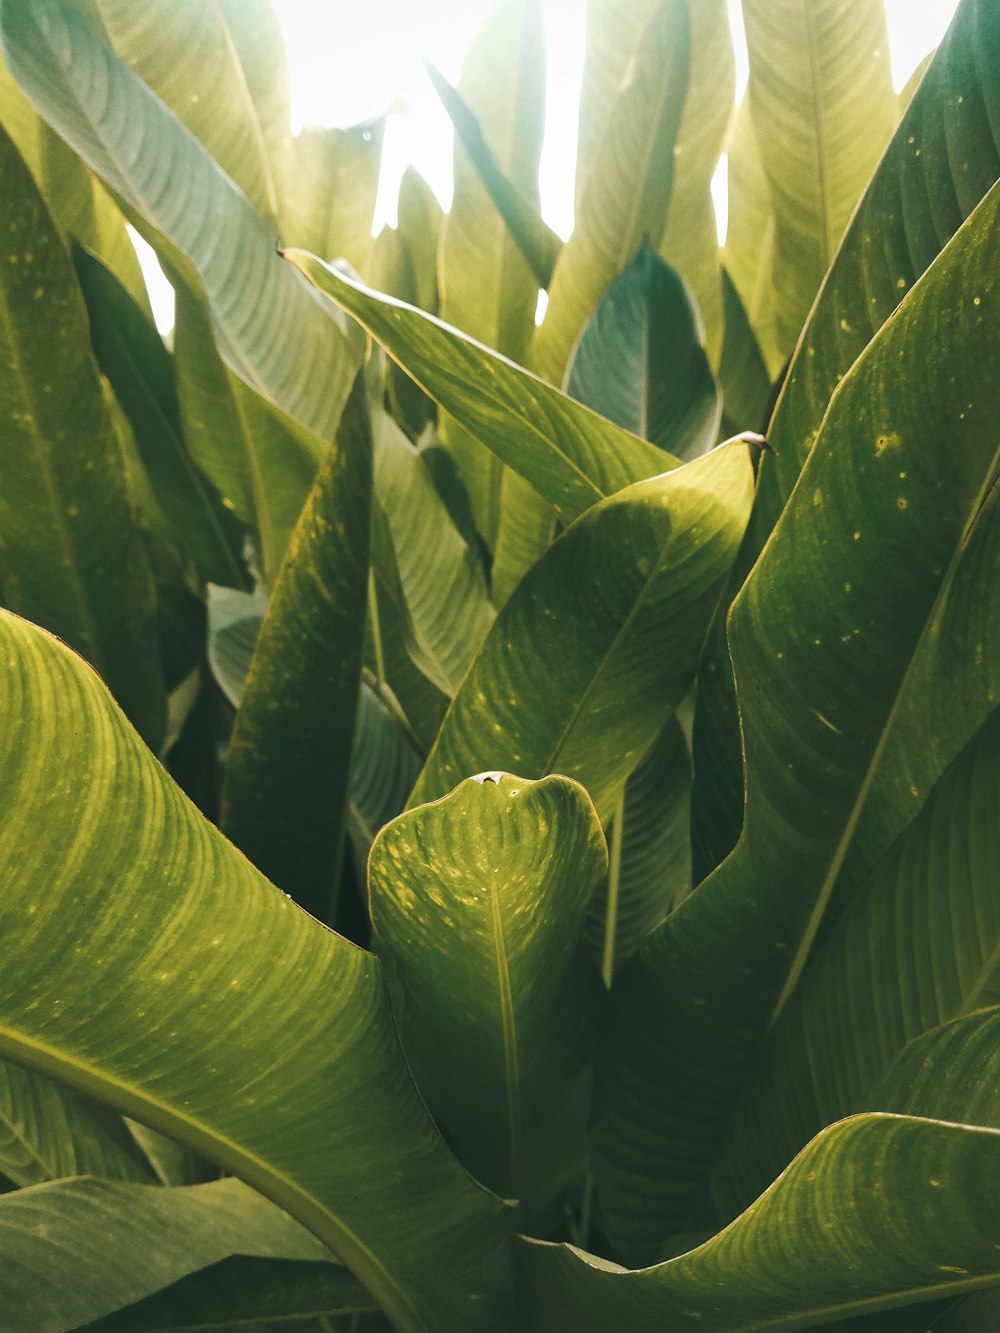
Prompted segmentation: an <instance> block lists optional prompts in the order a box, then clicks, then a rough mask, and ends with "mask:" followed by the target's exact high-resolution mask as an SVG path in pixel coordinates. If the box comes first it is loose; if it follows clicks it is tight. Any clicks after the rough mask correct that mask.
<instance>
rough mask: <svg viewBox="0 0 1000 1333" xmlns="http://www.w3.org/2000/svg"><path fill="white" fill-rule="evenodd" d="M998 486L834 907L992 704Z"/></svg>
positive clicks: (939, 611)
mask: <svg viewBox="0 0 1000 1333" xmlns="http://www.w3.org/2000/svg"><path fill="white" fill-rule="evenodd" d="M998 634H1000V486H996V485H994V487H993V489H992V490H991V492H990V494H989V496H988V497H987V499H986V501H985V503H984V504H983V507H982V508H981V509H980V510H979V512H978V513H977V514H976V516H975V519H974V520H973V523H972V528H971V531H970V532H969V534H968V536H967V541H966V544H965V549H964V550H963V552H962V555H961V558H960V559H959V560H958V561H957V563H956V565H955V567H954V569H953V571H952V577H951V579H950V582H949V586H948V587H947V588H946V589H944V590H943V592H942V595H941V597H940V598H939V599H938V606H937V608H936V609H935V613H934V617H933V619H932V620H931V622H930V624H929V625H928V626H927V630H926V632H925V634H924V639H923V642H922V644H921V647H920V651H919V653H918V654H917V655H916V657H915V658H914V660H913V664H912V666H911V667H910V671H909V674H908V675H907V678H906V681H905V682H904V685H903V689H902V691H901V692H900V696H899V700H898V702H897V705H896V710H895V715H894V717H893V720H892V724H891V727H890V729H889V734H888V736H887V738H886V742H885V745H884V746H883V749H882V753H881V755H880V756H879V762H878V766H877V767H876V769H875V773H874V775H873V777H872V784H871V790H870V792H869V794H868V799H867V800H866V801H865V804H864V807H863V809H862V811H861V814H860V816H859V818H858V826H857V830H856V832H855V834H854V838H853V840H852V842H851V846H850V850H849V851H848V854H847V856H846V858H845V860H844V868H843V870H842V872H841V876H840V879H839V881H838V884H837V890H836V899H835V901H834V904H833V905H834V906H835V907H836V906H837V905H838V904H839V903H840V902H842V901H844V900H846V899H847V898H849V897H850V895H851V890H852V885H853V884H854V883H856V882H857V881H858V880H859V878H860V877H861V876H862V875H863V874H864V873H865V871H866V869H867V868H868V867H870V866H871V865H872V864H873V863H874V862H875V861H876V860H877V859H878V857H879V856H880V855H881V854H882V853H883V852H884V851H885V849H886V848H887V847H888V846H889V845H890V843H891V842H892V841H893V839H894V838H895V837H896V835H897V834H898V833H899V832H900V831H901V830H902V829H904V828H905V827H906V826H907V825H908V824H909V822H910V820H911V819H912V818H913V817H914V815H915V814H916V813H917V812H918V811H919V809H920V807H921V806H922V804H923V802H924V801H925V800H926V799H927V793H928V792H929V791H930V789H931V787H932V786H933V785H934V783H935V782H936V781H937V779H938V778H939V777H940V775H941V774H942V773H943V772H944V770H945V769H946V768H947V767H948V765H949V764H950V763H951V761H952V760H953V759H954V758H955V756H956V755H957V754H958V753H959V751H960V750H961V748H962V747H963V745H965V744H966V742H967V741H968V740H969V739H970V737H971V736H972V735H973V733H974V732H975V730H976V728H977V727H979V726H980V725H981V724H982V723H983V722H984V721H985V720H986V718H987V717H988V716H989V715H990V713H991V712H992V711H993V710H994V709H995V708H996V707H997V706H998V704H1000V642H998V638H997V636H998Z"/></svg>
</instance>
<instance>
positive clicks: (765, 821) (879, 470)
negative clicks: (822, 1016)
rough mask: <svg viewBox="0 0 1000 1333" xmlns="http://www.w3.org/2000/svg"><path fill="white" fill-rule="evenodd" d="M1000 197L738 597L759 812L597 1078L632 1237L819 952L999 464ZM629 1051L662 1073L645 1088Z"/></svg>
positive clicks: (612, 1182)
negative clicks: (993, 367) (850, 854)
mask: <svg viewBox="0 0 1000 1333" xmlns="http://www.w3.org/2000/svg"><path fill="white" fill-rule="evenodd" d="M998 214H1000V189H997V188H994V190H992V191H991V192H990V194H989V195H988V196H987V198H986V199H985V200H984V202H983V203H982V204H981V205H980V207H979V209H977V211H976V212H975V213H974V214H973V216H972V217H971V218H970V219H969V221H968V222H967V223H966V224H965V226H964V227H963V228H962V230H961V231H960V232H959V233H958V235H957V236H956V237H955V238H954V240H953V241H952V243H951V244H950V245H949V246H948V247H947V249H946V250H945V251H944V253H943V254H942V255H941V256H940V258H939V259H938V261H937V262H936V263H935V264H934V265H933V266H932V267H931V269H930V270H929V271H928V272H927V273H926V274H925V276H924V278H923V279H922V280H921V282H920V283H918V284H917V286H916V287H915V288H914V289H913V291H912V292H911V293H910V295H909V296H908V297H907V298H906V300H905V301H904V302H903V304H902V305H901V306H900V308H899V310H898V311H897V312H896V315H895V317H894V318H893V319H892V320H891V321H890V322H889V323H888V324H887V325H886V326H885V328H884V329H883V331H882V333H881V334H880V335H879V337H878V338H876V339H875V340H874V341H873V342H872V343H871V344H870V346H869V347H868V349H867V351H866V352H865V354H864V355H863V356H862V357H861V358H860V360H859V361H858V362H857V363H856V364H855V366H854V367H853V369H852V371H851V372H850V374H849V375H848V376H847V377H846V378H845V380H844V382H843V384H842V385H841V387H840V389H839V391H838V392H837V394H836V396H835V397H834V399H833V401H832V403H831V404H830V407H829V409H828V411H827V415H826V418H825V421H824V426H823V430H822V433H821V435H820V438H819V440H818V441H817V443H816V445H815V447H814V448H813V451H812V454H811V455H810V458H809V462H808V464H807V466H806V468H805V469H804V470H803V473H802V476H801V478H800V481H799V485H798V487H797V488H796V491H795V495H794V497H793V498H792V500H791V501H790V502H789V505H788V507H787V508H786V510H785V513H784V515H783V517H782V519H781V522H780V524H779V526H778V528H777V529H776V531H775V532H774V534H773V535H772V537H771V540H770V542H769V543H768V546H767V550H766V553H765V554H764V555H763V556H762V557H761V559H760V560H759V561H758V563H757V565H756V567H755V569H754V572H753V574H752V575H751V576H750V578H749V579H748V581H747V583H746V584H745V585H744V587H743V590H742V591H741V593H740V595H739V596H738V597H737V599H736V602H735V603H734V605H733V607H732V610H731V612H730V616H729V642H730V648H731V652H732V657H733V664H734V669H735V675H736V682H737V689H738V692H739V696H740V717H741V725H742V730H743V743H744V751H745V756H746V773H747V780H746V782H747V785H746V815H745V820H744V825H743V832H742V834H741V837H740V841H739V843H738V845H737V848H736V850H735V851H734V852H733V853H732V855H731V856H730V857H729V858H728V859H727V860H726V861H725V862H723V864H722V865H721V866H720V867H719V868H718V870H716V871H715V872H714V873H713V874H712V875H711V876H710V877H709V878H708V879H707V880H706V881H704V882H703V883H702V885H701V886H700V888H699V890H698V892H697V893H695V894H693V895H692V896H691V897H690V898H689V899H688V900H687V901H686V902H685V903H683V904H682V905H681V907H680V908H679V909H678V911H676V912H674V913H673V914H672V916H671V917H670V918H668V920H667V921H666V922H665V923H664V925H663V926H661V927H660V928H659V930H658V931H657V932H656V933H655V934H654V935H653V937H652V939H651V942H650V944H649V945H648V946H647V947H646V949H645V950H644V951H643V953H642V954H641V955H640V956H639V958H638V959H637V960H636V962H635V963H634V964H630V965H629V967H628V968H626V969H623V971H622V974H621V978H622V984H621V986H620V987H619V990H618V996H617V999H615V998H614V997H613V1008H615V1010H616V1014H617V1020H616V1023H615V1024H614V1030H615V1031H616V1033H618V1034H619V1036H618V1037H617V1038H616V1043H617V1044H616V1045H615V1046H614V1047H613V1048H612V1047H611V1046H609V1047H608V1049H607V1051H606V1053H605V1060H604V1067H603V1073H602V1074H601V1076H600V1088H599V1089H598V1092H597V1094H596V1100H597V1105H598V1107H599V1119H600V1127H599V1130H598V1139H599V1144H600V1148H599V1157H600V1160H601V1162H602V1163H603V1165H602V1168H601V1170H602V1173H603V1181H602V1190H603V1194H602V1199H603V1205H604V1209H605V1219H606V1221H607V1219H608V1217H611V1218H612V1220H611V1221H609V1222H608V1225H609V1226H610V1227H613V1228H615V1230H613V1232H612V1234H615V1235H616V1236H621V1238H622V1240H621V1243H623V1244H627V1245H628V1252H629V1254H635V1255H636V1256H639V1255H641V1254H645V1253H649V1252H650V1251H651V1250H652V1249H653V1248H654V1247H655V1245H656V1244H657V1243H658V1242H657V1238H658V1237H661V1238H662V1236H663V1235H664V1234H666V1233H667V1232H669V1231H671V1230H680V1229H682V1226H680V1225H676V1224H675V1222H674V1219H679V1220H680V1222H681V1223H683V1219H684V1216H685V1213H686V1210H687V1207H688V1204H689V1202H690V1198H691V1193H692V1191H693V1189H694V1188H695V1186H696V1185H697V1183H698V1180H699V1178H700V1175H701V1171H702V1170H703V1168H704V1166H705V1165H706V1164H707V1162H708V1160H709V1159H710V1157H711V1154H712V1151H713V1148H714V1146H715V1143H716V1141H717V1137H718V1136H719V1135H720V1134H721V1132H722V1131H723V1129H724V1127H725V1125H726V1122H727V1121H728V1119H729V1117H730V1115H731V1114H732V1110H733V1100H734V1099H735V1097H736V1096H737V1094H738V1091H739V1088H740V1086H741V1084H742V1082H743V1079H744V1077H745V1075H746V1073H747V1071H748V1069H749V1066H750V1064H751V1063H752V1061H753V1059H754V1058H755V1055H756V1052H757V1049H758V1043H759V1041H760V1039H761V1037H762V1036H763V1034H764V1032H765V1030H766V1029H767V1028H768V1026H769V1025H770V1023H771V1022H772V1021H773V1018H774V1016H775V1014H776V1012H777V1011H778V1010H779V1009H780V1008H781V1007H782V1005H783V1003H784V1001H785V999H787V996H788V994H789V993H790V991H791V989H792V987H793V986H794V984H795V983H796V982H797V980H798V978H799V976H800V974H801V971H802V968H803V966H804V964H805V962H806V959H807V957H808V955H809V952H810V950H811V947H812V945H813V942H814V940H815V938H816V935H817V932H818V930H819V928H820V924H821V922H822V920H823V916H824V913H825V911H826V908H827V905H828V902H829V899H830V895H831V892H832V890H833V887H834V884H835V882H836V878H837V875H838V873H839V870H840V866H841V864H842V862H843V858H844V855H845V853H846V851H847V848H848V846H849V844H850V841H851V837H852V835H853V832H854V828H855V824H856V821H857V818H858V814H859V811H860V808H861V806H862V804H863V802H864V799H865V797H866V795H867V792H868V788H869V786H870V783H871V777H872V772H873V768H874V764H875V763H876V762H877V760H878V756H879V754H880V751H881V748H882V746H883V745H884V743H885V738H886V736H887V734H888V730H889V728H890V726H891V725H892V722H893V718H894V713H895V709H896V707H897V702H898V699H899V697H900V693H901V690H902V689H903V687H904V682H905V678H906V674H907V672H908V670H909V669H910V666H911V663H912V662H913V660H914V657H915V655H916V654H917V653H918V652H919V651H920V644H921V636H922V634H923V632H924V630H925V627H926V626H927V624H928V623H929V622H930V620H931V619H932V617H933V615H934V610H935V604H936V601H937V599H938V598H939V596H940V594H941V592H942V589H943V588H946V586H947V582H948V579H949V569H950V567H951V566H952V565H953V564H954V563H955V562H956V561H958V560H959V559H960V558H961V556H962V553H963V550H964V544H965V540H966V532H967V528H968V526H969V524H970V523H971V521H972V519H973V518H974V516H975V514H976V513H977V511H978V509H979V507H980V505H981V503H982V500H983V498H984V493H985V492H986V490H987V489H988V488H989V485H990V483H991V481H992V478H993V476H994V473H995V469H996V466H997V461H998V455H997V439H996V430H995V424H994V423H995V420H996V417H997V414H998V412H1000V382H997V381H996V380H995V378H994V377H992V376H991V375H990V374H988V373H984V366H985V361H984V356H985V355H986V353H985V351H984V349H987V348H989V347H990V346H991V345H992V341H993V339H994V338H995V337H996V336H997V333H998V330H1000V307H998V301H997V297H998V292H997V290H996V273H995V267H996V266H995V264H994V263H993V256H992V237H993V235H994V229H995V227H996V226H997V225H998ZM944 330H947V335H945V334H944ZM943 336H947V338H948V342H949V347H950V349H951V354H950V355H949V358H948V362H947V366H945V365H944V364H943V363H942V361H941V359H940V357H939V356H938V354H937V348H938V344H939V342H940V339H941V338H942V337H943ZM942 438H948V439H949V440H950V441H951V447H950V448H949V449H948V450H947V451H944V450H942V448H941V440H942ZM626 1031H627V1032H628V1034H629V1038H628V1040H627V1041H626V1040H624V1039H622V1038H621V1036H620V1034H621V1033H622V1032H626ZM626 1065H628V1066H629V1067H631V1068H636V1067H639V1068H645V1069H655V1070H656V1076H655V1081H654V1079H652V1078H651V1079H649V1080H648V1081H647V1082H646V1083H645V1085H644V1086H643V1087H642V1088H640V1089H638V1090H637V1089H635V1088H632V1089H630V1090H629V1092H628V1096H627V1098H626V1096H625V1095H623V1094H621V1093H620V1090H619V1085H620V1080H621V1078H622V1076H623V1075H622V1070H623V1068H624V1067H625V1066H626ZM640 1135H641V1142H640V1137H639V1136H640ZM639 1190H641V1202H640V1200H639V1197H638V1195H637V1191H639ZM626 1237H627V1239H626Z"/></svg>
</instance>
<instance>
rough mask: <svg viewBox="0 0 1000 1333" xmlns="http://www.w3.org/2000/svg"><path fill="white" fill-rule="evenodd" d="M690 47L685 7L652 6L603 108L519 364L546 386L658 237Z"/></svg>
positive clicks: (675, 3)
mask: <svg viewBox="0 0 1000 1333" xmlns="http://www.w3.org/2000/svg"><path fill="white" fill-rule="evenodd" d="M690 40H691V37H690V20H689V18H688V5H687V0H659V3H658V4H657V6H656V8H655V10H654V11H653V13H652V15H651V16H650V19H649V22H648V23H647V24H646V26H645V27H644V29H643V32H642V36H641V38H640V41H639V44H638V47H637V48H636V51H635V57H634V62H633V64H632V65H631V67H630V69H629V76H628V78H627V79H626V80H625V81H624V82H623V84H622V85H621V87H620V88H619V90H618V93H617V96H616V97H615V99H614V101H613V102H612V104H611V106H610V107H609V109H608V113H607V120H606V122H605V124H604V125H603V126H602V130H601V134H600V139H599V141H598V145H597V147H596V150H595V153H594V156H593V160H592V162H591V164H590V166H589V170H588V174H587V178H586V180H585V181H584V184H583V188H582V190H581V193H580V198H579V201H578V204H577V209H576V221H575V224H574V227H573V234H572V236H570V238H569V240H568V241H567V242H566V244H565V245H564V246H563V248H562V249H561V250H560V252H559V258H558V259H557V260H556V265H555V268H554V269H553V271H552V281H551V282H550V283H549V304H548V307H547V309H546V313H545V319H544V320H543V321H542V324H541V327H540V328H539V329H538V331H537V333H536V334H535V338H534V340H533V342H532V348H531V360H530V363H529V364H530V365H531V368H532V369H533V370H535V371H537V372H538V374H539V375H541V376H542V378H543V379H547V380H549V381H550V382H551V383H553V384H561V383H562V380H563V373H564V371H565V368H566V364H567V362H568V360H569V357H570V354H571V352H572V350H573V345H574V343H575V342H576V340H577V337H578V336H579V334H580V331H581V329H582V328H583V326H584V325H585V324H586V322H587V320H588V319H589V318H590V316H591V314H592V313H593V311H594V308H595V307H596V305H597V303H598V301H599V300H600V298H601V296H602V294H603V293H604V291H605V290H606V288H607V286H608V283H609V282H610V281H611V280H612V278H614V277H616V276H617V274H619V273H622V272H624V270H625V269H626V268H627V267H628V265H629V264H630V263H631V262H632V260H633V259H634V258H635V256H636V255H637V254H638V252H639V248H640V246H641V245H642V243H643V242H644V241H646V240H648V241H650V242H652V243H653V244H656V243H657V242H658V241H659V239H660V236H661V235H662V233H663V229H664V226H665V223H666V216H667V207H668V205H669V203H670V191H671V186H672V184H673V175H674V146H675V141H676V138H677V130H678V126H679V125H680V120H681V112H682V110H683V108H684V98H685V95H686V93H687V81H688V61H689V58H690Z"/></svg>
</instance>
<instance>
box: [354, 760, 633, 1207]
mask: <svg viewBox="0 0 1000 1333" xmlns="http://www.w3.org/2000/svg"><path fill="white" fill-rule="evenodd" d="M606 870H607V851H606V848H605V844H604V834H603V831H602V829H601V826H600V822H599V821H598V818H597V815H596V813H595V811H594V807H593V806H592V805H591V803H590V800H589V798H588V797H587V794H586V792H584V791H583V789H582V788H581V787H579V786H578V785H577V784H576V783H574V782H569V781H567V779H565V778H560V777H554V778H545V779H544V780H543V781H541V782H526V781H524V779H522V778H517V777H514V776H512V775H509V774H502V775H501V774H488V775H484V776H483V777H481V778H475V779H471V780H469V781H467V782H463V783H461V785H460V786H458V787H457V788H456V789H455V790H454V791H453V792H452V793H451V794H450V795H449V796H446V797H445V798H444V799H443V800H441V801H437V802H435V803H434V804H432V805H424V806H420V807H419V808H418V809H415V810H411V811H410V812H409V813H408V814H405V815H401V816H400V817H399V818H398V819H396V820H394V821H393V822H392V823H391V824H390V825H389V826H388V827H387V828H385V829H383V830H382V832H381V833H380V834H379V836H378V837H377V838H376V840H375V843H374V845H373V847H372V853H371V859H370V861H369V867H368V874H369V888H370V892H371V912H372V925H373V926H374V929H375V932H376V936H377V939H378V947H379V953H380V954H381V955H382V957H383V958H384V959H385V960H386V962H387V964H389V966H390V975H391V977H392V978H393V979H394V982H395V986H396V988H397V990H398V992H399V1003H398V1006H397V1009H398V1014H399V1024H400V1039H401V1041H402V1043H403V1050H404V1051H405V1053H406V1057H407V1060H408V1061H409V1063H410V1067H411V1068H412V1069H413V1073H414V1078H415V1079H416V1081H417V1086H418V1087H419V1088H420V1091H421V1093H422V1094H423V1096H424V1097H425V1098H426V1099H427V1104H428V1106H429V1107H430V1110H431V1113H432V1114H433V1115H434V1117H435V1119H437V1120H438V1121H439V1122H440V1123H441V1124H442V1125H443V1126H444V1127H445V1129H446V1131H447V1133H448V1136H449V1140H450V1142H451V1143H452V1144H453V1146H454V1149H455V1152H456V1153H457V1154H458V1156H459V1158H460V1159H461V1160H462V1161H463V1162H464V1163H465V1165H466V1166H467V1167H468V1168H469V1170H470V1171H471V1172H472V1173H473V1175H475V1176H477V1177H478V1178H479V1179H481V1180H483V1181H484V1182H485V1183H486V1184H488V1185H490V1187H491V1188H492V1189H494V1190H495V1191H497V1193H500V1194H502V1195H510V1196H514V1197H516V1198H519V1199H520V1200H521V1202H522V1205H523V1208H524V1211H525V1216H526V1217H527V1218H529V1219H530V1218H535V1219H537V1218H538V1217H539V1215H542V1216H544V1215H545V1213H546V1211H547V1210H548V1209H549V1207H550V1206H551V1205H552V1204H553V1202H554V1201H555V1199H556V1196H557V1195H558V1193H559V1191H560V1189H561V1188H563V1187H564V1186H566V1185H567V1184H568V1183H570V1182H571V1181H572V1180H573V1177H574V1175H575V1174H577V1173H579V1171H580V1170H581V1167H582V1160H583V1152H584V1130H585V1127H586V1117H587V1109H588V1097H587V1090H588V1073H587V1060H588V1056H589V1049H590V1043H589V1040H588V1036H589V1032H588V1028H589V1019H590V1018H591V1016H592V1013H593V1004H594V1001H595V999H596V997H597V993H598V989H599V987H598V980H597V972H596V970H595V969H594V967H593V965H592V964H590V962H589V960H588V959H587V958H586V957H585V956H584V954H583V952H582V951H581V950H580V948H579V937H580V931H581V928H582V926H583V921H584V918H585V916H586V913H587V906H588V903H589V901H590V898H591V895H592V894H593V892H594V890H595V889H596V887H597V885H598V884H599V883H600V881H601V879H602V878H603V876H604V874H605V872H606Z"/></svg>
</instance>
